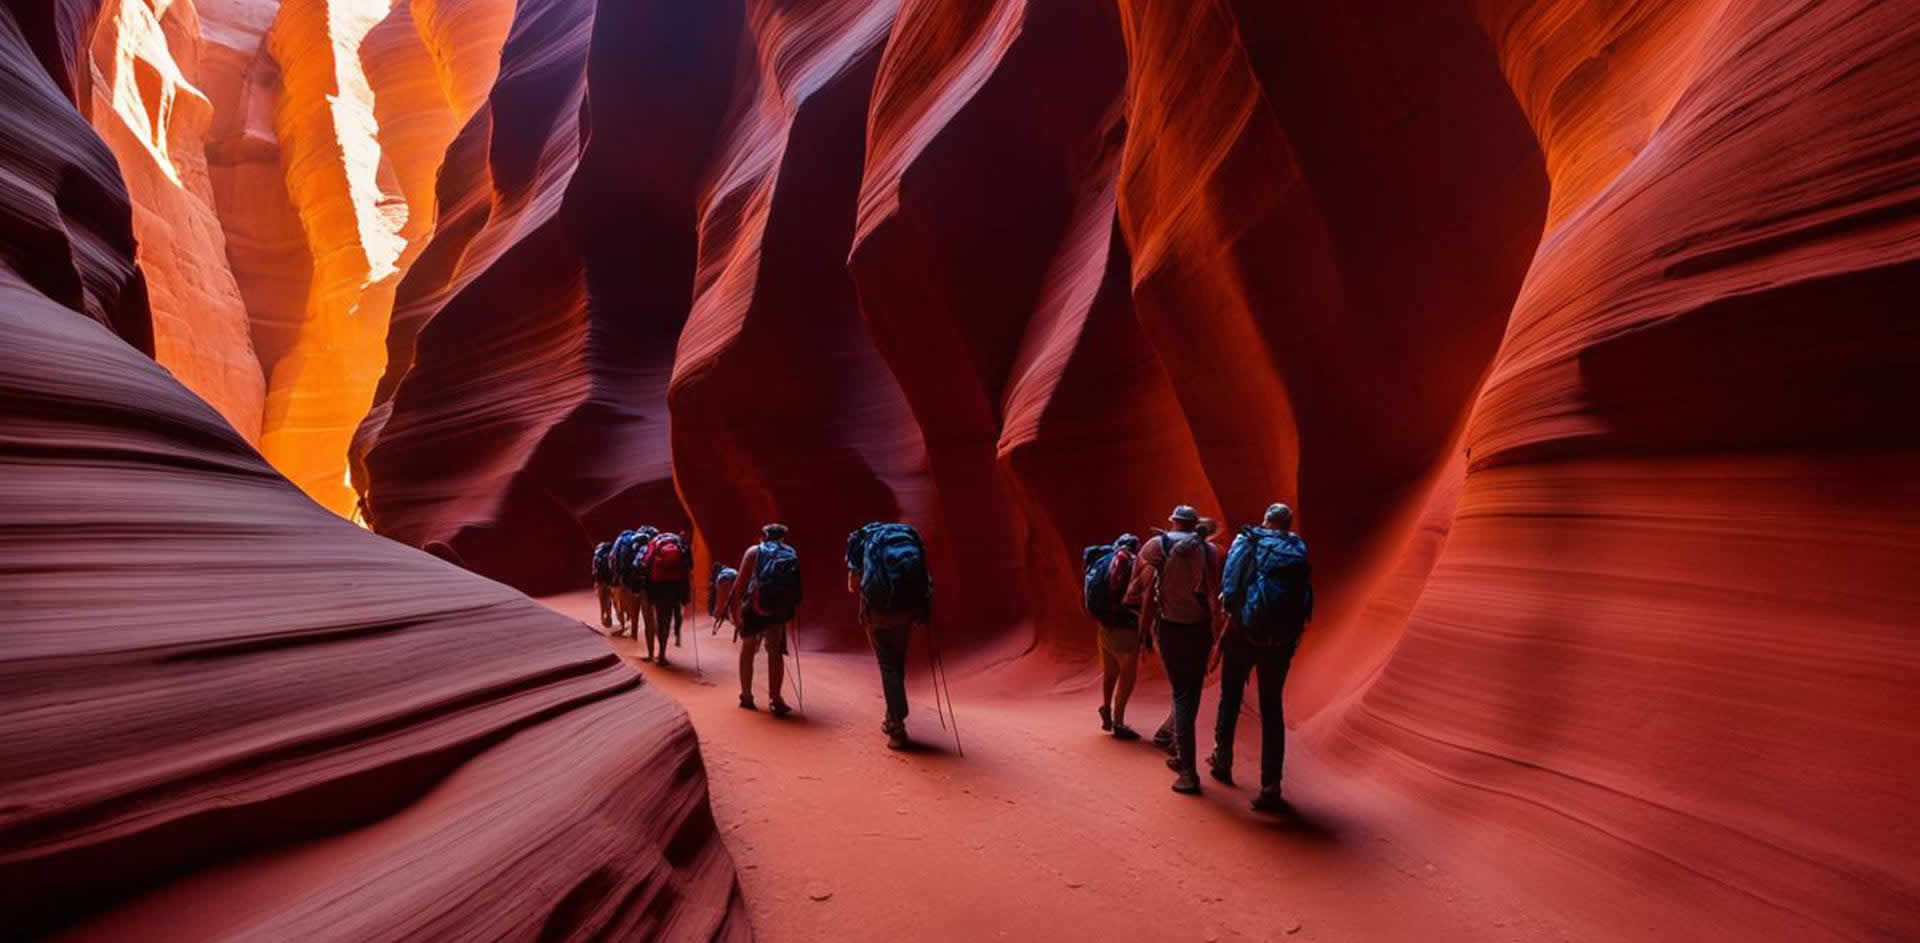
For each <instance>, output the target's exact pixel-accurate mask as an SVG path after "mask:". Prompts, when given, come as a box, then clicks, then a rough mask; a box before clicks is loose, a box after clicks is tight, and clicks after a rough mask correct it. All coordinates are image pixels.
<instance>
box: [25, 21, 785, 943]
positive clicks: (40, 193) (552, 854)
mask: <svg viewBox="0 0 1920 943" xmlns="http://www.w3.org/2000/svg"><path fill="white" fill-rule="evenodd" d="M183 8H184V9H183ZM192 23H193V14H192V7H191V6H190V5H185V4H184V0H182V3H177V4H174V5H171V6H164V7H160V6H156V7H142V8H140V9H139V10H133V9H130V8H129V7H120V6H118V5H117V4H114V3H111V2H109V3H107V4H105V5H103V6H95V5H91V4H88V3H83V2H69V3H60V4H42V3H26V2H20V3H12V2H9V3H7V4H4V5H0V97H3V98H4V100H5V101H6V102H8V106H7V107H6V108H5V109H4V110H0V140H4V141H5V144H4V145H3V146H0V180H4V181H5V183H4V184H0V333H4V335H5V337H6V341H5V343H4V344H0V520H4V521H5V527H4V531H5V533H4V539H0V599H3V600H5V604H6V610H7V611H6V615H5V616H4V617H0V640H4V643H5V644H4V649H5V655H4V657H3V658H0V705H4V710H5V714H6V717H7V720H6V722H5V724H4V725H0V925H4V927H5V931H4V933H3V934H0V935H5V936H6V937H8V938H10V939H13V938H18V939H25V938H31V937H35V936H38V935H41V934H43V933H50V932H55V931H60V932H64V933H65V934H66V935H68V936H70V937H72V938H81V939H100V940H127V939H169V938H170V939H240V938H246V939H316V940H318V939H340V940H389V939H402V938H412V939H418V938H422V937H426V938H435V939H475V938H500V937H512V938H534V937H536V936H537V937H540V938H542V939H594V938H606V937H617V938H661V939H687V940H695V939H697V940H743V939H748V938H750V936H751V929H750V927H749V926H748V924H747V918H746V911H745V907H744V904H743V902H742V901H741V899H740V896H739V891H738V885H737V883H736V881H735V878H734V871H733V865H732V861H731V858H730V857H729V855H728V853H727V851H726V849H725V847H724V846H723V845H722V844H721V842H720V836H719V833H718V829H717V827H716V825H715V822H714V819H713V815H712V812H711V810H710V808H709V807H708V805H707V788H706V777H705V773H704V770H703V767H702V764H701V760H700V755H699V748H698V744H697V741H696V740H695V737H694V734H693V731H692V728H691V727H690V726H689V724H688V723H687V719H686V715H685V713H684V712H683V711H682V710H681V709H680V708H679V707H678V706H677V705H676V704H675V703H673V702H672V701H671V700H669V699H668V698H667V697H665V696H664V695H661V694H659V693H656V692H655V691H653V690H652V689H650V688H648V687H645V686H643V683H642V681H641V679H640V678H639V677H638V676H637V675H636V674H635V673H634V672H632V671H631V670H630V669H628V668H627V667H626V666H625V665H623V664H622V663H621V662H620V661H619V659H618V658H616V657H615V656H614V655H613V654H612V653H611V652H609V651H608V650H607V648H606V646H605V645H604V644H603V643H601V641H600V640H599V638H598V637H597V636H595V635H594V634H593V633H591V632H589V631H587V630H585V629H584V628H583V627H581V626H580V625H579V624H578V623H576V622H573V621H572V620H568V619H565V618H562V617H560V616H557V615H555V614H553V613H552V612H551V611H550V610H548V609H546V608H544V607H542V606H540V605H538V604H536V603H534V602H532V601H530V600H528V599H527V598H526V597H524V596H522V595H521V594H519V593H517V592H514V591H513V590H511V589H509V588H507V587H505V586H502V585H500V584H498V583H495V582H492V581H490V580H487V579H484V578H482V577H479V576H475V575H473V574H470V573H466V572H463V571H461V570H460V569H458V568H457V567H454V566H451V565H449V564H447V563H445V562H443V561H439V560H435V559H433V558H432V557H430V556H428V555H427V554H424V553H421V552H419V551H417V550H413V549H411V548H408V547H405V546H403V545H401V544H399V543H396V542H394V541H390V540H386V539H382V538H380V537H377V536H375V535H372V534H369V533H367V532H366V531H365V530H363V529H361V528H358V527H355V526H353V525H352V524H350V523H349V522H347V521H345V520H343V519H342V518H340V517H339V516H336V515H334V514H331V513H329V512H328V511H327V510H324V509H322V508H321V507H320V506H318V505H316V504H314V503H313V502H312V501H310V500H308V498H307V497H305V496H303V495H302V494H301V492H300V491H299V490H298V489H296V488H295V487H294V486H293V484H291V483H290V482H289V481H288V480H287V479H286V478H284V477H282V476H281V475H279V474H276V473H275V472H274V470H273V469H272V468H271V467H270V466H269V465H268V464H267V463H266V462H265V461H264V460H263V459H262V457H261V455H260V454H259V452H258V451H256V449H255V448H254V447H253V445H252V444H251V443H250V442H249V439H248V436H247V435H246V434H245V433H243V432H242V431H241V425H242V422H241V420H243V419H245V418H246V417H247V416H248V415H254V416H257V415H258V412H259V409H260V404H261V401H262V384H261V382H258V381H259V380H260V377H258V376H255V377H254V379H255V381H256V382H253V383H251V384H249V383H246V382H240V381H238V380H236V379H235V378H236V377H244V376H246V375H248V370H249V369H254V368H250V367H249V366H248V365H249V364H251V363H255V361H253V360H252V359H251V358H253V357H254V354H253V349H254V348H252V347H250V346H249V337H248V333H247V330H246V323H245V321H244V319H243V318H240V317H238V315H239V314H244V313H245V312H244V309H242V308H241V307H239V306H238V305H236V304H234V303H233V302H234V301H235V295H234V293H233V290H232V289H233V284H234V279H232V278H231V277H221V276H218V275H216V274H214V269H215V268H217V267H218V266H217V265H215V264H214V263H215V262H217V260H218V243H219V241H220V236H221V234H220V232H219V230H218V229H217V228H216V227H212V226H209V225H208V221H209V219H210V216H209V214H208V207H209V203H208V201H207V199H206V196H207V194H208V193H209V192H210V191H209V189H208V186H209V185H208V183H207V173H206V168H205V167H204V166H201V165H200V164H199V163H198V162H197V161H196V160H195V159H194V158H193V157H192V156H191V154H192V151H191V148H190V147H188V148H187V149H186V150H184V151H183V150H180V149H179V148H181V147H185V146H186V143H185V142H190V141H192V140H193V139H194V138H193V136H194V135H197V134H199V133H200V132H201V131H203V130H204V129H205V128H206V127H207V112H206V105H205V102H204V100H199V99H195V98H194V95H196V94H198V93H195V92H194V91H193V90H192V88H191V82H190V81H188V74H189V73H190V72H191V70H192V68H193V64H194V63H195V62H196V61H198V62H201V63H202V64H204V63H205V62H206V61H207V59H196V58H195V57H194V56H192V55H189V54H185V53H184V52H183V51H184V50H191V49H193V48H194V46H195V43H194V41H193V40H192V34H191V32H182V30H183V29H185V28H186V27H187V26H190V25H191V24H192ZM96 24H98V25H97V27H96ZM156 24H157V26H158V29H157V31H156ZM89 37H91V39H90V38H89ZM162 39H164V40H165V41H166V43H167V44H168V45H163V44H162ZM121 43H125V45H124V46H123V45H120V44H121ZM169 49H170V50H172V54H168V53H167V50H169ZM103 50H104V51H108V52H113V53H114V55H115V59H114V61H113V62H112V63H110V64H108V65H107V67H106V68H105V69H104V70H100V71H95V72H94V73H93V79H94V81H93V84H89V78H88V72H89V70H88V69H87V62H88V59H89V58H90V56H89V53H91V58H92V59H93V61H94V62H95V63H96V64H99V63H100V53H101V52H102V51H103ZM123 53H124V55H122V54H123ZM209 58H210V57H209ZM141 63H146V65H141ZM140 76H148V78H141V77H140ZM153 76H158V77H159V78H160V79H161V80H163V81H162V82H161V84H158V85H156V84H154V80H153V79H152V78H151V77H153ZM123 80H124V81H123ZM124 83H131V84H124ZM156 88H158V89H161V90H162V91H163V96H164V97H163V98H162V99H161V100H162V101H168V102H171V103H172V104H171V107H172V108H173V109H174V111H173V114H174V118H173V119H171V121H170V122H169V123H164V124H157V125H139V124H135V125H133V126H126V125H125V121H126V120H127V119H128V118H129V117H133V118H139V117H141V115H142V114H143V112H139V111H132V112H130V111H129V110H127V109H126V108H125V107H123V105H124V103H125V101H126V99H125V98H124V97H123V96H125V95H127V94H129V92H128V90H129V89H138V90H139V91H141V92H142V93H150V92H152V91H153V90H154V89H156ZM90 89H91V91H90ZM109 89H111V91H108V90H109ZM109 104H111V107H103V106H106V105H109ZM83 108H90V109H91V118H92V120H93V121H94V122H95V123H96V124H97V125H99V124H104V125H106V130H105V131H104V132H103V134H102V135H101V136H96V135H95V134H94V132H93V131H92V130H90V129H89V126H88V123H87V120H86V119H85V118H83V111H82V109H83ZM183 111H185V112H189V113H186V114H183V113H182V112H183ZM161 113H162V114H163V115H164V114H165V113H166V109H165V108H163V109H162V110H161ZM156 128H158V129H159V131H156ZM175 132H178V135H177V136H176V137H174V138H172V140H171V144H170V146H168V147H165V148H161V147H155V146H154V145H156V144H157V143H165V142H166V141H167V140H168V139H167V137H166V135H168V134H174V133H175ZM116 158H117V159H118V160H117V161H116ZM116 162H117V163H119V164H120V166H121V167H124V168H127V171H126V173H127V176H126V178H125V181H126V183H123V178H122V176H121V173H120V172H119V171H117V170H116V167H115V165H116ZM128 184H130V185H131V187H132V188H133V190H134V198H133V199H131V200H130V199H129V190H128ZM212 192H216V193H217V191H212ZM170 225H171V226H172V227H175V228H174V229H172V230H171V231H169V230H168V228H167V227H169V226H170ZM136 236H137V237H138V238H139V242H138V248H137V249H136ZM168 236H173V237H175V238H173V239H172V240H171V241H169V239H168ZM210 253H211V254H210ZM175 259H178V260H179V262H180V264H181V265H182V266H188V265H190V264H193V263H206V265H205V266H204V267H201V268H191V267H182V268H177V269H172V268H169V267H168V266H169V265H170V264H172V263H171V260H175ZM136 260H138V263H139V264H138V266H136ZM149 286H151V288H150V287H149ZM194 299H198V300H197V301H196V300H194ZM162 305H171V306H174V307H173V309H172V312H171V314H167V315H163V314H160V313H158V311H159V309H160V307H161V306H162ZM201 317H204V318H205V319H206V320H205V322H204V323H202V322H200V321H197V320H196V318H201ZM382 340H383V341H384V339H382ZM170 345H171V346H170ZM156 354H157V355H158V356H159V357H160V358H161V359H162V360H163V361H169V360H170V365H169V367H168V368H167V369H162V367H161V366H160V365H158V364H157V363H156V361H155V360H154V359H153V357H154V356H155V355H156ZM170 371H171V372H170ZM188 383H190V384H192V386H191V388H190V387H189V386H188V385H185V384H188ZM190 389H191V390H193V391H197V392H198V393H199V394H200V395H197V396H196V395H195V392H192V391H190ZM368 392H369V393H370V392H371V388H369V390H368ZM249 409H251V410H252V411H253V412H252V413H251V414H250V413H248V412H247V410H249ZM349 431H350V430H349ZM341 447H342V448H343V449H344V440H343V442H342V446H341ZM342 455H343V456H344V452H343V453H342ZM342 460H343V461H344V458H343V459H342Z"/></svg>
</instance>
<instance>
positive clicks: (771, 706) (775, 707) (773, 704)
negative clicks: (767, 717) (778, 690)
mask: <svg viewBox="0 0 1920 943" xmlns="http://www.w3.org/2000/svg"><path fill="white" fill-rule="evenodd" d="M767 710H769V711H772V712H773V716H775V717H785V716H787V715H788V714H791V713H793V708H791V707H788V706H787V702H786V701H783V700H780V699H779V698H774V699H773V700H772V701H770V702H768V704H767Z"/></svg>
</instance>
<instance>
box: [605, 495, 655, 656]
mask: <svg viewBox="0 0 1920 943" xmlns="http://www.w3.org/2000/svg"><path fill="white" fill-rule="evenodd" d="M659 533H660V528H658V527H653V526H651V525H648V526H642V527H640V528H639V529H638V530H635V531H634V532H633V543H632V544H631V545H630V546H629V548H628V550H627V556H626V563H625V565H624V566H623V565H622V564H621V558H620V556H619V555H618V554H616V555H615V556H614V562H613V565H614V570H615V572H616V573H617V574H618V575H619V576H620V581H621V585H622V586H624V587H625V588H626V591H627V595H626V601H627V622H628V634H629V635H631V636H632V637H634V638H636V639H637V638H641V637H642V631H643V629H644V632H645V637H646V638H649V639H651V638H652V636H653V606H651V605H649V604H648V603H647V566H646V559H645V558H646V554H647V548H648V547H650V546H652V544H653V538H654V537H656V536H658V535H659ZM648 649H649V652H648V657H649V658H651V656H652V652H651V649H652V645H648ZM665 651H666V646H664V645H663V646H661V652H662V653H663V654H664V653H665ZM662 663H663V664H664V662H662Z"/></svg>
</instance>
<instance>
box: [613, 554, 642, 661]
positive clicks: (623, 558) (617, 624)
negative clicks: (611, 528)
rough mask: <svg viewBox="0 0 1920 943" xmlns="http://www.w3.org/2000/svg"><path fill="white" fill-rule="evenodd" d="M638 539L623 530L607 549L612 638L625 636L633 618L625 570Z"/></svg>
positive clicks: (631, 559) (632, 603) (630, 560)
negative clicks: (612, 624)
mask: <svg viewBox="0 0 1920 943" xmlns="http://www.w3.org/2000/svg"><path fill="white" fill-rule="evenodd" d="M639 539H640V538H639V535H638V533H637V532H635V531H633V530H632V529H628V530H623V531H621V532H620V535H619V536H617V537H615V538H614V539H613V546H612V547H611V548H609V553H608V560H607V567H608V570H607V573H608V576H609V577H610V578H611V579H610V582H611V583H612V593H611V595H612V596H613V617H614V629H613V637H614V638H619V637H620V636H622V635H625V634H626V633H627V628H628V625H629V622H630V620H632V619H633V618H634V600H633V593H632V592H631V591H630V590H628V589H627V568H628V567H629V566H630V565H631V564H632V562H633V554H634V551H635V550H636V549H637V548H636V547H635V546H634V545H635V543H637V542H638V541H639Z"/></svg>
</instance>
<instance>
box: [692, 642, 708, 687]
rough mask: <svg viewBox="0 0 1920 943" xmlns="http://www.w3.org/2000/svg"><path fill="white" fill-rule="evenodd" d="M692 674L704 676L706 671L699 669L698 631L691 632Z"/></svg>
mask: <svg viewBox="0 0 1920 943" xmlns="http://www.w3.org/2000/svg"><path fill="white" fill-rule="evenodd" d="M693 676H694V677H696V678H703V677H706V673H705V672H703V671H701V670H700V633H698V632H695V633H693Z"/></svg>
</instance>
